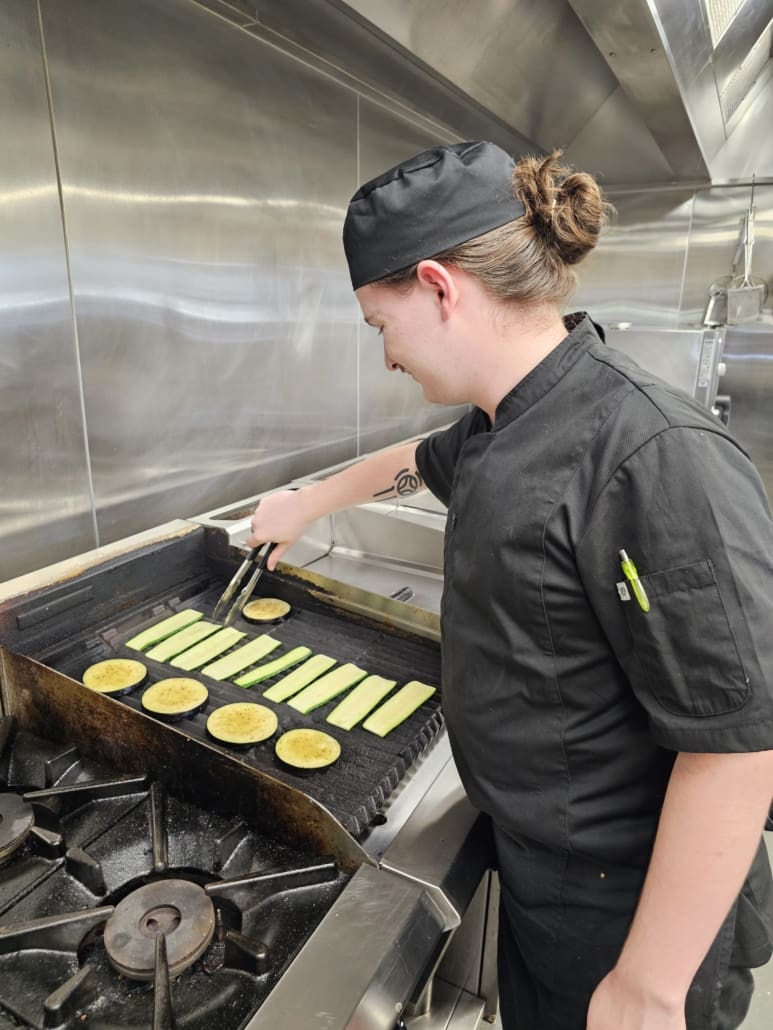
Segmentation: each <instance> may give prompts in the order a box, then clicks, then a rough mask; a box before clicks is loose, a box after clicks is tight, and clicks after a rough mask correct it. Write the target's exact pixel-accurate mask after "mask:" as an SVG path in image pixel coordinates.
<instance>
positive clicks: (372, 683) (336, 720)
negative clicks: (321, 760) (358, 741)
mask: <svg viewBox="0 0 773 1030" xmlns="http://www.w3.org/2000/svg"><path fill="white" fill-rule="evenodd" d="M396 684H397V680H388V679H384V677H383V676H368V677H367V678H366V679H364V680H363V681H362V682H361V683H358V684H357V686H356V687H355V688H354V690H353V691H352V692H351V694H347V695H346V697H345V698H344V699H343V701H341V702H339V704H337V705H336V706H335V708H334V709H333V711H332V712H331V713H330V715H328V717H327V720H326V721H327V722H329V723H331V724H332V725H333V726H339V727H340V728H341V729H342V730H351V729H352V728H353V727H355V726H356V725H357V723H358V722H362V720H363V719H364V718H365V716H366V715H367V714H368V712H372V711H373V709H374V708H375V707H376V705H377V704H379V703H380V702H381V701H383V700H384V698H385V697H386V696H387V694H388V693H389V691H390V690H393V689H394V687H395V686H396Z"/></svg>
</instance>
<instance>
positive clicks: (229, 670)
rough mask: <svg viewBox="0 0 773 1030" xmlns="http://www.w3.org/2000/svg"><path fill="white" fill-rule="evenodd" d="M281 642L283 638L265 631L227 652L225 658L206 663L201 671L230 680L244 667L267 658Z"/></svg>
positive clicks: (217, 678)
mask: <svg viewBox="0 0 773 1030" xmlns="http://www.w3.org/2000/svg"><path fill="white" fill-rule="evenodd" d="M281 643H282V641H281V640H274V638H273V637H270V636H269V635H268V633H263V634H261V636H259V637H255V639H254V640H251V641H250V642H249V644H245V645H244V646H243V647H237V649H236V650H235V651H232V652H231V654H227V655H226V656H225V657H224V658H219V659H218V660H217V661H216V662H212V663H211V664H210V665H205V666H204V668H203V669H202V670H201V671H202V672H203V673H204V675H205V676H212V677H213V678H214V679H216V680H230V679H231V678H232V677H233V676H236V675H237V674H238V673H240V672H241V671H242V669H246V668H247V666H248V665H254V664H255V662H259V661H260V660H261V658H265V657H266V655H267V654H270V653H271V652H272V651H273V650H274V649H275V648H277V647H279V646H280V644H281Z"/></svg>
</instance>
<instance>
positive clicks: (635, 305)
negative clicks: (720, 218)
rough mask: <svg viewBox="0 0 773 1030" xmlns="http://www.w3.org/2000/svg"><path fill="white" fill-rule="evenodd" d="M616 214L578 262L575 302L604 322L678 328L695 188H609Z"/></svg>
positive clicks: (576, 306) (575, 306) (609, 197)
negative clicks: (617, 190) (626, 190)
mask: <svg viewBox="0 0 773 1030" xmlns="http://www.w3.org/2000/svg"><path fill="white" fill-rule="evenodd" d="M608 199H609V200H610V201H611V202H612V203H613V204H614V206H615V208H616V210H617V214H616V216H615V218H614V219H613V221H612V222H611V223H610V224H609V225H608V226H607V227H606V229H605V230H604V231H603V234H602V237H601V240H600V242H599V245H598V248H597V249H596V250H595V251H593V252H592V253H591V254H590V255H589V256H588V257H587V258H586V259H585V260H584V261H583V262H582V264H580V265H579V266H578V268H577V272H578V277H579V280H580V286H579V289H578V291H577V295H576V298H575V300H574V301H573V303H572V307H574V308H578V307H579V308H584V309H586V310H588V311H590V312H591V313H592V314H593V316H594V318H596V320H597V321H600V322H602V323H603V322H607V323H614V322H629V323H632V324H633V325H635V326H663V327H664V328H669V329H676V328H677V327H678V322H679V303H680V294H681V286H682V276H683V272H684V258H685V252H686V249H687V236H688V232H689V227H690V215H691V211H692V199H693V193H692V191H691V190H686V189H674V190H671V189H668V190H662V191H641V192H631V193H615V192H610V193H609V196H608Z"/></svg>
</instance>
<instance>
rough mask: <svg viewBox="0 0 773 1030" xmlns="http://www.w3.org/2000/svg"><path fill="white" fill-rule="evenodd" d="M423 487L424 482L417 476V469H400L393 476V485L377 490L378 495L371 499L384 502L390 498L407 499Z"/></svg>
mask: <svg viewBox="0 0 773 1030" xmlns="http://www.w3.org/2000/svg"><path fill="white" fill-rule="evenodd" d="M423 486H424V482H423V480H422V478H421V476H420V475H419V470H418V469H414V470H413V471H411V470H410V469H407V468H404V469H400V471H399V472H398V473H397V475H396V476H395V480H394V483H392V485H391V486H388V487H387V488H386V489H385V490H379V491H378V493H375V494H373V499H374V500H379V501H386V500H389V499H390V498H392V497H408V496H409V495H410V494H415V493H416V491H417V490H420V489H421V488H422V487H423Z"/></svg>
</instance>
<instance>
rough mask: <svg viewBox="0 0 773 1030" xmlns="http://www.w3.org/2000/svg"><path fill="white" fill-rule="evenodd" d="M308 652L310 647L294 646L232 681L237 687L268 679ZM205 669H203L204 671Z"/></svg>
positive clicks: (249, 685)
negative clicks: (285, 652)
mask: <svg viewBox="0 0 773 1030" xmlns="http://www.w3.org/2000/svg"><path fill="white" fill-rule="evenodd" d="M310 654H311V648H310V647H294V648H293V649H292V651H288V652H287V654H282V655H280V656H279V657H278V658H275V659H274V660H273V661H272V662H267V663H266V664H265V665H259V666H258V667H257V669H251V670H250V671H249V672H245V674H244V675H243V676H240V677H239V678H238V679H237V680H234V683H235V684H236V686H237V687H251V686H252V685H253V684H254V683H262V682H263V680H269V679H271V677H272V676H276V674H277V673H279V672H284V671H285V669H289V668H291V667H292V666H293V665H297V664H298V662H302V661H303V660H304V658H308V657H309V655H310ZM206 671H207V670H206V669H205V670H204V672H206Z"/></svg>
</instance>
